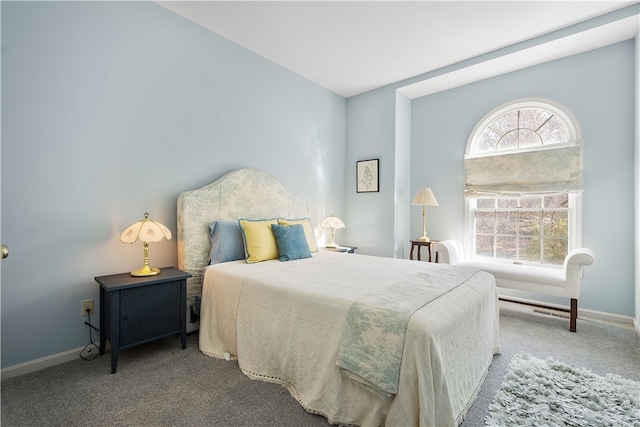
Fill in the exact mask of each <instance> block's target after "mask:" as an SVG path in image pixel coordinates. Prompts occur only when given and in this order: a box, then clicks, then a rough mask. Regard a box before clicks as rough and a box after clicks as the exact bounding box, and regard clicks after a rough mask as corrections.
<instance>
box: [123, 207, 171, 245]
mask: <svg viewBox="0 0 640 427" xmlns="http://www.w3.org/2000/svg"><path fill="white" fill-rule="evenodd" d="M148 217H149V214H148V213H145V214H144V219H143V220H142V221H138V222H136V223H135V224H131V225H130V226H129V227H127V229H126V230H124V231H123V232H122V234H120V241H121V242H122V243H135V242H136V241H138V240H140V241H141V242H144V243H152V242H159V241H161V240H162V239H167V240H171V231H170V230H169V229H168V228H167V227H165V226H164V225H162V224H160V223H159V222H155V221H152V220H150V219H149V218H148Z"/></svg>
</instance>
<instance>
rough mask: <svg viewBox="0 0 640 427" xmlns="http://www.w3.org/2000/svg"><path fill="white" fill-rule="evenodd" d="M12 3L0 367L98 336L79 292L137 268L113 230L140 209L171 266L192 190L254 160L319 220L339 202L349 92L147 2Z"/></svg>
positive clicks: (154, 260)
mask: <svg viewBox="0 0 640 427" xmlns="http://www.w3.org/2000/svg"><path fill="white" fill-rule="evenodd" d="M1 7H2V156H1V161H2V169H1V172H2V181H1V182H2V200H1V206H2V240H3V242H4V243H6V244H8V245H9V246H10V248H11V255H10V256H9V258H7V259H6V260H4V261H3V262H2V270H1V274H2V277H1V279H2V282H1V286H2V294H1V297H2V298H1V300H2V307H1V308H2V319H1V320H2V367H8V366H13V365H16V364H19V363H23V362H27V361H32V360H35V359H38V358H41V357H45V356H49V355H54V354H58V353H61V352H65V351H68V350H71V349H75V348H78V347H81V346H84V345H85V344H86V343H87V341H88V336H89V334H88V329H87V327H86V326H85V325H84V324H83V321H84V320H85V319H86V318H83V317H81V316H80V308H79V307H80V301H81V300H82V299H86V298H94V299H95V300H96V304H97V302H98V286H97V284H96V283H95V282H94V279H93V278H94V277H95V276H99V275H104V274H113V273H119V272H124V271H130V270H131V269H134V268H137V267H139V264H140V263H141V261H142V247H141V246H140V245H136V244H134V245H123V244H121V243H119V241H118V236H119V233H120V232H121V231H122V230H124V228H125V227H126V226H128V225H129V224H131V223H133V222H135V221H137V220H139V219H141V218H142V214H143V213H144V212H145V211H148V212H150V214H151V216H152V217H153V218H155V219H157V220H158V221H160V222H162V223H164V224H166V225H168V226H169V228H170V229H171V230H172V231H173V232H174V239H173V240H171V241H165V242H161V243H158V244H154V245H152V246H151V250H150V258H151V259H150V261H151V264H152V265H154V266H158V267H162V266H170V265H176V264H177V258H176V240H175V230H176V228H175V226H176V198H177V196H178V193H180V192H181V191H184V190H188V189H193V188H198V187H200V186H202V185H205V184H207V183H209V182H211V181H213V180H214V179H217V178H218V177H220V176H221V175H223V174H224V173H226V172H228V171H230V170H233V169H235V168H239V167H256V168H260V169H263V170H266V171H267V172H269V173H271V174H272V175H273V176H275V177H276V178H277V179H279V180H280V181H281V182H282V183H283V184H284V185H286V186H287V187H289V188H291V189H292V190H293V191H294V192H296V193H297V194H298V195H300V196H302V197H305V198H307V199H308V200H309V207H310V210H311V216H312V220H313V221H314V223H315V224H319V222H320V220H321V219H322V218H323V217H324V216H325V215H328V214H330V213H331V212H334V211H335V212H336V213H337V212H341V211H342V210H343V200H344V181H345V153H346V149H345V132H346V123H345V116H346V113H345V111H346V101H345V99H344V98H342V97H339V96H337V95H335V94H333V93H331V92H329V91H327V90H325V89H322V88H320V87H318V86H317V85H315V84H312V83H310V82H309V81H307V80H305V79H303V78H301V77H299V76H297V75H295V74H293V73H291V72H289V71H287V70H285V69H283V68H281V67H279V66H277V65H275V64H273V63H271V62H269V61H266V60H265V59H263V58H261V57H259V56H257V55H254V54H252V53H250V52H248V51H246V50H245V49H243V48H240V47H239V46H237V45H234V44H232V43H230V42H228V41H226V40H225V39H222V38H221V37H218V36H216V35H214V34H212V33H210V32H208V31H206V30H204V29H203V28H201V27H199V26H197V25H195V24H193V23H191V22H189V21H186V20H184V19H182V18H180V17H178V16H177V15H174V14H173V13H171V12H169V11H167V10H166V9H164V8H162V7H160V6H158V5H156V4H154V3H151V2H15V3H14V2H5V1H3V2H2V6H1ZM383 165H384V163H383ZM349 178H351V177H349ZM92 321H93V322H97V316H96V317H92Z"/></svg>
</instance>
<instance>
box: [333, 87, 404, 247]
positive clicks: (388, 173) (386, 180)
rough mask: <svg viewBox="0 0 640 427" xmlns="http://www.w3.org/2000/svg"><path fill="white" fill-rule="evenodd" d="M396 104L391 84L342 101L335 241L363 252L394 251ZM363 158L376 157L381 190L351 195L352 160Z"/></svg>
mask: <svg viewBox="0 0 640 427" xmlns="http://www.w3.org/2000/svg"><path fill="white" fill-rule="evenodd" d="M395 106H396V91H395V89H393V87H385V88H382V89H379V90H376V91H372V92H368V93H365V94H362V95H359V96H355V97H351V98H349V99H347V110H348V113H347V141H349V143H348V144H347V151H346V156H345V158H346V173H345V175H346V177H347V180H346V182H345V183H346V184H345V214H344V218H343V220H344V222H345V229H344V230H343V231H344V234H345V237H344V241H342V242H339V243H347V244H351V245H355V246H358V252H359V253H362V254H367V255H378V256H388V257H393V255H394V220H393V218H394V217H395V207H394V201H395V199H394V189H395V183H394V179H395V170H396V166H395V138H396V132H395V123H396V108H395ZM367 159H380V187H379V188H380V191H379V192H377V193H356V186H355V182H356V173H355V169H356V162H357V161H358V160H367ZM336 215H337V214H336Z"/></svg>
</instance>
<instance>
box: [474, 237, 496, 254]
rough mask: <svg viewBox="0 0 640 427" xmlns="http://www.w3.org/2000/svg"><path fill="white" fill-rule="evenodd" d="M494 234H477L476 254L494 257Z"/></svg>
mask: <svg viewBox="0 0 640 427" xmlns="http://www.w3.org/2000/svg"><path fill="white" fill-rule="evenodd" d="M493 239H494V237H493V236H476V255H478V256H486V257H491V258H493Z"/></svg>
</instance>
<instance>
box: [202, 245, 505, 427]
mask: <svg viewBox="0 0 640 427" xmlns="http://www.w3.org/2000/svg"><path fill="white" fill-rule="evenodd" d="M433 268H442V266H437V267H436V266H435V265H434V264H430V263H425V262H417V261H408V260H395V259H390V258H379V257H369V256H364V255H345V254H337V253H333V252H319V253H317V254H314V255H313V258H309V259H304V260H297V261H290V262H285V263H281V262H279V261H277V260H274V261H267V262H262V263H259V264H245V263H244V262H242V261H239V262H232V263H224V264H218V265H215V266H211V267H208V268H207V271H206V272H205V280H204V286H203V297H202V312H201V315H202V317H201V322H200V349H201V351H203V352H204V353H206V354H209V355H212V356H215V357H219V358H222V357H224V355H225V353H230V354H231V355H232V357H237V359H238V364H239V366H240V369H241V370H242V371H243V372H244V373H245V374H246V375H248V376H249V377H251V378H255V379H260V380H264V381H271V382H276V383H280V384H283V385H284V386H286V387H287V388H288V389H289V391H290V393H291V394H292V396H294V397H295V398H296V399H297V400H298V401H299V402H300V404H301V405H302V406H303V407H304V408H305V409H306V410H307V411H309V412H314V413H320V414H322V415H324V416H325V417H327V418H328V420H329V422H331V423H339V424H359V425H383V424H387V425H424V426H452V425H457V424H459V423H460V422H461V421H462V419H463V416H464V414H465V413H466V410H467V409H468V407H469V406H470V405H471V403H473V400H474V399H475V396H476V393H477V391H478V389H479V387H480V385H481V384H482V381H483V379H484V375H485V373H486V370H487V368H488V366H489V364H490V363H491V360H492V357H493V355H494V354H496V353H498V352H499V340H498V305H497V295H496V290H495V283H494V279H493V277H492V276H490V275H488V274H486V273H483V272H477V273H475V274H473V275H472V276H471V277H470V278H469V279H468V280H466V281H465V282H464V283H463V284H461V285H459V286H456V287H454V288H453V289H452V290H451V291H449V292H447V293H446V294H444V295H442V296H440V297H439V298H436V299H435V300H433V301H432V302H430V303H429V304H427V305H426V306H425V307H423V308H421V309H420V310H418V311H416V312H415V313H414V315H413V316H412V317H411V318H410V320H409V324H408V326H407V332H406V338H405V343H404V348H403V353H402V364H401V371H400V382H399V387H398V392H397V394H395V395H393V396H391V397H390V398H388V399H385V400H383V399H380V398H378V397H376V396H375V395H374V394H372V393H370V392H369V391H366V390H365V389H363V388H362V387H360V386H359V385H357V384H356V383H355V382H353V381H352V380H350V379H348V378H346V377H345V376H343V375H341V374H340V371H339V368H338V366H337V365H336V359H337V354H338V349H339V346H340V342H341V339H342V335H343V329H344V325H345V320H346V317H347V313H348V311H349V307H350V306H351V304H352V303H353V302H354V301H356V300H358V299H359V298H362V297H363V296H365V295H368V294H370V293H371V292H378V291H381V290H382V289H384V288H386V287H389V286H390V285H392V284H394V283H398V282H399V281H405V280H411V279H412V278H414V277H415V276H416V275H420V274H423V273H425V272H428V271H433V270H430V269H433ZM452 268H455V267H453V266H452Z"/></svg>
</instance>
